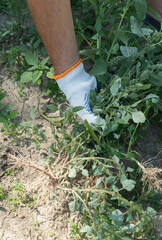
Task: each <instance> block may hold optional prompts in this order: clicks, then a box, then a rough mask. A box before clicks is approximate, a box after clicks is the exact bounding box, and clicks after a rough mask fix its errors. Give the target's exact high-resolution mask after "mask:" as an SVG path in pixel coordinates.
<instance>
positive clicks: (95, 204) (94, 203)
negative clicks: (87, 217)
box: [88, 198, 101, 207]
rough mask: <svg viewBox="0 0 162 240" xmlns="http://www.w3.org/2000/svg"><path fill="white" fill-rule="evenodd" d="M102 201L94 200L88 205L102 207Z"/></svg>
mask: <svg viewBox="0 0 162 240" xmlns="http://www.w3.org/2000/svg"><path fill="white" fill-rule="evenodd" d="M100 204H101V203H100V201H99V200H98V199H97V198H96V199H93V200H92V201H90V202H88V205H89V206H91V207H98V206H99V205H100Z"/></svg>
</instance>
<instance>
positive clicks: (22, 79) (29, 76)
mask: <svg viewBox="0 0 162 240" xmlns="http://www.w3.org/2000/svg"><path fill="white" fill-rule="evenodd" d="M32 77H33V74H32V72H24V73H23V74H22V75H21V77H20V82H21V83H26V82H29V81H31V80H32Z"/></svg>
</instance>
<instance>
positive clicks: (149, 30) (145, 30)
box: [141, 28, 154, 36]
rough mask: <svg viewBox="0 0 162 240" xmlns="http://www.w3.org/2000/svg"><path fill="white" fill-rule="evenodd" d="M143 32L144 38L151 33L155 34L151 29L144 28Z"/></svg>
mask: <svg viewBox="0 0 162 240" xmlns="http://www.w3.org/2000/svg"><path fill="white" fill-rule="evenodd" d="M141 32H142V34H143V35H144V36H147V35H150V34H151V33H153V32H154V31H153V30H152V29H150V28H142V29H141Z"/></svg>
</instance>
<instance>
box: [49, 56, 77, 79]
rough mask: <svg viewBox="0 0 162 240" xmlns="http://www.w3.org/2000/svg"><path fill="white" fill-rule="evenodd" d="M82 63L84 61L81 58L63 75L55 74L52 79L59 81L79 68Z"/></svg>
mask: <svg viewBox="0 0 162 240" xmlns="http://www.w3.org/2000/svg"><path fill="white" fill-rule="evenodd" d="M81 62H82V59H81V58H80V59H79V60H78V61H77V62H76V63H74V64H73V65H72V66H71V67H69V68H68V69H66V70H65V71H64V72H63V73H61V74H53V75H52V78H54V79H55V80H58V79H60V78H62V77H65V76H66V75H67V74H68V73H69V72H71V71H72V70H73V69H74V68H76V67H78V66H79V64H80V63H81Z"/></svg>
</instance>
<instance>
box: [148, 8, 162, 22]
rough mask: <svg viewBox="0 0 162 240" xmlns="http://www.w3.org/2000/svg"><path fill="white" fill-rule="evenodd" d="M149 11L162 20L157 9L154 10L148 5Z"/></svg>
mask: <svg viewBox="0 0 162 240" xmlns="http://www.w3.org/2000/svg"><path fill="white" fill-rule="evenodd" d="M147 10H148V12H150V13H151V14H152V15H153V16H154V17H156V18H159V19H160V20H161V16H160V14H159V13H158V12H156V11H155V10H153V9H152V8H151V7H149V6H148V7H147Z"/></svg>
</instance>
